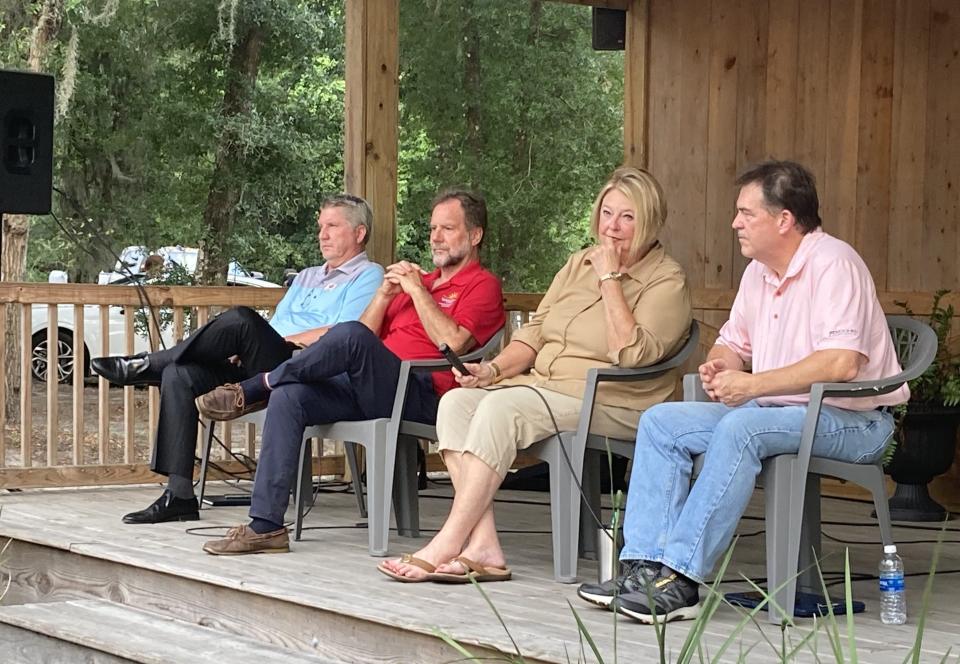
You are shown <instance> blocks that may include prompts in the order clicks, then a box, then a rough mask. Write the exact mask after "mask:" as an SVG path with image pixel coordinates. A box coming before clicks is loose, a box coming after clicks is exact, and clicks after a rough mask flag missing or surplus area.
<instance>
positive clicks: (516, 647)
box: [470, 576, 523, 662]
mask: <svg viewBox="0 0 960 664" xmlns="http://www.w3.org/2000/svg"><path fill="white" fill-rule="evenodd" d="M470 583H472V584H473V586H474V587H475V588H476V589H477V590H479V591H480V594H481V595H482V596H483V601H485V602H486V603H487V606H489V607H490V610H491V611H493V615H495V616H496V617H497V621H498V622H499V623H500V625H501V626H502V627H503V631H504V632H506V634H507V638H508V639H510V643H512V644H513V649H514V651H515V653H516V655H517V658H519V660H520V661H521V662H522V661H523V654H521V652H520V646H519V645H517V642H516V640H514V638H513V634H511V633H510V630H509V629H508V628H507V623H505V622H504V621H503V616H501V615H500V612H499V611H497V607H495V606H494V605H493V602H491V601H490V597H489V596H488V595H487V593H486V592H484V590H483V588H482V587H481V586H480V584H479V583H477V580H476V579H474V578H473V577H472V576H471V577H470Z"/></svg>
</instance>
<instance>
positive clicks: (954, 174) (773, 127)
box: [648, 0, 960, 291]
mask: <svg viewBox="0 0 960 664" xmlns="http://www.w3.org/2000/svg"><path fill="white" fill-rule="evenodd" d="M649 44H650V46H649V54H650V56H649V67H650V68H649V91H648V105H649V106H648V107H649V118H650V126H649V127H648V136H649V141H650V159H649V167H650V169H651V171H652V172H653V173H654V174H655V175H657V177H658V178H659V179H660V180H661V182H662V184H663V186H664V189H665V190H666V194H667V198H668V202H669V205H670V209H671V214H670V220H669V221H668V231H667V233H666V234H665V244H666V245H667V247H668V249H669V251H670V252H671V253H672V254H673V255H674V256H675V257H676V258H677V259H678V260H679V261H681V263H683V265H684V266H685V267H686V268H687V271H688V276H689V277H690V280H691V285H692V286H694V287H695V288H732V287H736V285H737V282H738V281H739V277H740V275H741V274H742V271H743V267H744V266H745V264H746V261H745V260H744V259H743V258H742V257H740V255H739V251H738V247H737V246H736V244H735V241H734V236H733V232H732V231H731V230H730V222H731V220H732V216H733V207H734V202H735V200H736V188H735V187H734V186H733V179H734V175H735V173H736V171H739V170H742V169H743V168H744V167H745V166H746V165H748V164H750V163H753V162H756V161H758V160H761V159H763V158H766V157H769V156H776V157H779V158H790V159H795V160H798V161H801V162H803V163H805V164H806V165H807V166H809V167H810V169H811V170H812V171H813V173H814V175H815V176H816V177H817V181H818V184H819V191H820V201H821V216H822V217H823V220H824V228H825V229H826V230H827V231H828V232H830V233H832V234H834V235H836V236H838V237H840V238H842V239H844V240H847V241H849V242H851V243H852V244H853V245H854V246H855V247H856V248H857V250H858V251H859V252H860V253H861V255H862V256H863V257H864V259H865V260H866V262H867V264H868V265H869V266H870V269H871V271H872V272H873V275H874V279H875V280H876V283H877V288H878V289H879V290H905V291H920V290H923V291H933V290H936V289H937V288H951V289H960V260H958V252H960V5H958V3H957V2H956V1H955V0H805V1H803V2H800V0H778V1H777V2H771V1H770V0H740V2H739V3H732V2H726V1H723V2H721V1H719V0H650V35H649Z"/></svg>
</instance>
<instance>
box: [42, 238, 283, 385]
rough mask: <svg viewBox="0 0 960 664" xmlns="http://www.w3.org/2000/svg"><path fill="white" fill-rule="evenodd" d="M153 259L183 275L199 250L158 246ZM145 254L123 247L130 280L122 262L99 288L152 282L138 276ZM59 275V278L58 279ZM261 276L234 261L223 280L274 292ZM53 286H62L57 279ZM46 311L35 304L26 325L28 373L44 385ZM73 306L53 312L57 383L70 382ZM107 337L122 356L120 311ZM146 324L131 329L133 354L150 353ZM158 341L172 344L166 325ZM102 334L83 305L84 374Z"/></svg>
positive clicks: (112, 311) (96, 314) (96, 316)
mask: <svg viewBox="0 0 960 664" xmlns="http://www.w3.org/2000/svg"><path fill="white" fill-rule="evenodd" d="M156 253H157V254H159V255H161V256H163V258H164V261H165V262H168V263H176V264H177V265H180V266H182V267H183V268H184V269H185V270H186V271H187V272H188V273H190V274H192V273H193V272H195V271H196V267H197V256H198V251H197V250H196V249H193V248H190V247H186V248H185V247H162V248H161V249H159V250H157V252H156ZM147 255H149V254H148V253H147V252H146V250H145V249H144V248H143V247H127V248H126V249H124V251H123V252H122V253H121V260H122V261H123V264H126V265H127V266H128V267H129V268H130V270H131V271H132V272H133V275H132V276H131V274H130V273H129V272H126V271H125V270H124V266H123V264H121V263H119V262H118V263H117V265H116V267H115V269H114V270H113V271H112V272H101V273H100V277H99V278H98V280H97V283H99V284H111V285H134V284H136V283H141V284H149V283H150V282H151V281H154V280H155V278H154V277H150V276H148V275H145V274H143V273H140V272H139V268H140V266H141V265H142V263H143V259H144V258H146V256H147ZM58 276H59V275H58ZM262 277H263V275H262V274H261V273H258V272H248V271H247V270H245V269H244V268H243V267H242V266H240V265H239V264H238V263H236V262H235V261H234V262H232V263H231V266H230V273H229V274H228V276H227V284H228V285H230V286H252V287H255V288H279V286H278V285H277V284H275V283H272V282H270V281H266V280H264V279H263V278H262ZM57 281H62V278H58V279H57ZM47 312H48V308H47V305H43V304H35V305H33V311H32V314H33V316H32V318H33V320H32V323H31V337H30V347H31V367H30V370H31V373H32V374H33V377H34V378H35V379H36V380H40V381H46V380H47V372H48V366H47V365H48V362H47V327H48V313H47ZM73 312H74V308H73V305H69V304H63V305H59V306H58V307H57V379H58V380H59V382H61V383H67V382H70V381H72V380H73V371H74V351H73V349H74V335H73V331H74V322H73ZM107 323H108V329H107V334H108V337H109V349H110V351H109V355H124V354H126V352H127V349H126V341H125V339H126V318H125V314H124V309H123V307H117V306H111V307H110V308H109V312H108V316H107ZM144 328H145V325H143V324H141V325H137V326H135V329H137V330H138V331H136V332H135V333H134V340H133V351H134V352H135V353H140V352H143V351H150V350H154V349H151V348H150V340H149V337H148V336H147V335H146V333H144V332H143V331H142V330H143V329H144ZM160 329H161V334H160V336H161V338H162V339H163V343H164V345H165V346H166V347H170V345H171V344H172V343H173V333H172V330H171V329H170V326H169V325H160ZM103 334H104V333H103V331H102V330H101V326H100V307H99V306H98V305H86V306H84V308H83V343H84V363H83V367H82V370H83V375H84V376H87V375H89V374H90V358H91V354H92V357H100V355H102V352H101V343H102V338H103Z"/></svg>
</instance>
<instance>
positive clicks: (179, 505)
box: [123, 491, 200, 523]
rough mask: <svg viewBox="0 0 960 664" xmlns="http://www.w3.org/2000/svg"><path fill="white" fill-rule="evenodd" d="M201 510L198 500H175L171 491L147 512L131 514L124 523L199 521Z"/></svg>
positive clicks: (124, 518) (154, 503)
mask: <svg viewBox="0 0 960 664" xmlns="http://www.w3.org/2000/svg"><path fill="white" fill-rule="evenodd" d="M199 518H200V509H199V506H198V505H197V499H196V497H194V498H175V497H174V495H173V494H172V493H170V492H169V491H164V492H163V495H162V496H160V497H159V498H157V499H156V500H155V501H154V502H153V504H152V505H151V506H150V507H148V508H147V509H145V510H140V511H139V512H130V514H127V515H126V516H124V517H123V522H124V523H164V522H165V521H197V520H198V519H199Z"/></svg>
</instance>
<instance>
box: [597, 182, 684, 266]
mask: <svg viewBox="0 0 960 664" xmlns="http://www.w3.org/2000/svg"><path fill="white" fill-rule="evenodd" d="M611 189H616V190H617V191H619V192H620V193H621V194H623V195H624V196H626V197H627V198H628V199H629V200H630V202H631V203H633V206H634V208H636V210H637V217H636V225H635V230H634V233H633V242H632V243H631V245H630V253H631V254H632V255H634V256H638V255H640V253H641V252H643V251H644V250H646V249H648V248H649V247H651V246H653V244H654V243H655V242H656V241H657V235H659V233H660V230H661V229H662V228H663V225H664V223H665V222H666V220H667V200H666V198H665V197H664V195H663V189H662V188H661V187H660V183H659V182H657V179H656V178H655V177H653V175H651V174H650V173H649V172H647V171H645V170H643V169H640V168H633V167H631V166H621V167H620V168H618V169H617V170H615V171H614V172H613V174H612V175H611V176H610V179H609V180H607V183H606V184H605V185H603V188H602V189H600V193H599V194H597V199H596V200H595V201H594V202H593V212H592V213H591V214H590V232H591V234H593V237H594V239H595V240H598V241H599V236H600V232H599V227H600V206H601V205H603V199H604V197H605V196H606V195H607V193H609V192H610V190H611Z"/></svg>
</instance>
